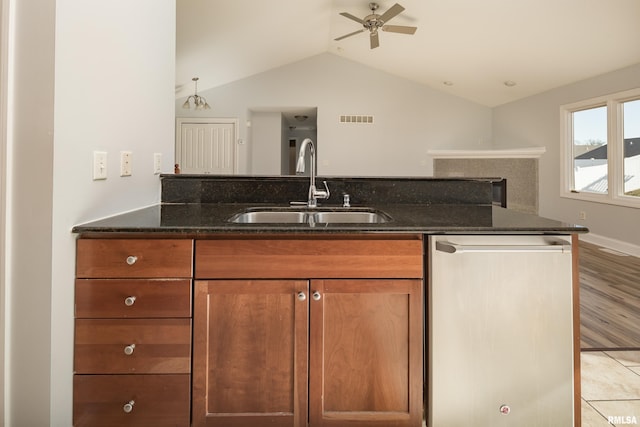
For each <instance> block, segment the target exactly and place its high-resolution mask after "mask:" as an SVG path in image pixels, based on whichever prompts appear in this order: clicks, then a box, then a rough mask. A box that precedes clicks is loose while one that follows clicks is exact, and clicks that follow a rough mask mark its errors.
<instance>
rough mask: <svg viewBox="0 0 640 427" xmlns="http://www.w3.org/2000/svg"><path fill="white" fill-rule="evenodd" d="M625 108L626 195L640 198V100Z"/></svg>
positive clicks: (626, 103)
mask: <svg viewBox="0 0 640 427" xmlns="http://www.w3.org/2000/svg"><path fill="white" fill-rule="evenodd" d="M623 107H624V109H623V114H624V116H623V120H624V194H625V195H627V196H635V197H640V99H636V100H635V101H629V102H625V103H624V104H623Z"/></svg>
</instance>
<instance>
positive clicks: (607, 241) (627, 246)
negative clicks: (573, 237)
mask: <svg viewBox="0 0 640 427" xmlns="http://www.w3.org/2000/svg"><path fill="white" fill-rule="evenodd" d="M580 240H583V241H585V242H587V243H593V244H594V245H598V246H603V247H605V248H608V249H613V250H614V251H618V252H622V253H625V254H628V255H633V256H635V257H639V258H640V246H638V245H634V244H632V243H628V242H623V241H622V240H617V239H612V238H610V237H605V236H600V235H598V234H593V233H587V234H581V235H580Z"/></svg>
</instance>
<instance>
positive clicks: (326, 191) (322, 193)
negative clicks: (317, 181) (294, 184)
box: [318, 181, 331, 199]
mask: <svg viewBox="0 0 640 427" xmlns="http://www.w3.org/2000/svg"><path fill="white" fill-rule="evenodd" d="M322 183H323V184H324V191H319V192H318V193H319V194H318V198H322V199H328V198H329V196H331V192H330V191H329V186H328V185H327V181H322Z"/></svg>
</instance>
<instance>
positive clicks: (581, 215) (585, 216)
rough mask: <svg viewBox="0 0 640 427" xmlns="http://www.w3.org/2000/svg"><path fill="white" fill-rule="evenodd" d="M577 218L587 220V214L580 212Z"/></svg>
mask: <svg viewBox="0 0 640 427" xmlns="http://www.w3.org/2000/svg"><path fill="white" fill-rule="evenodd" d="M578 216H579V217H580V219H587V213H586V212H585V211H580V214H579V215H578Z"/></svg>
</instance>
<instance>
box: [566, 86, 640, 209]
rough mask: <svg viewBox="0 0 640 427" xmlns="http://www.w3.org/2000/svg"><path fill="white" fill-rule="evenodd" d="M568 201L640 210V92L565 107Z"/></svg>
mask: <svg viewBox="0 0 640 427" xmlns="http://www.w3.org/2000/svg"><path fill="white" fill-rule="evenodd" d="M560 113H561V132H562V134H561V141H562V144H563V152H562V189H561V195H562V196H563V197H569V198H575V199H581V200H589V201H594V202H602V203H611V204H618V205H623V206H632V207H640V89H636V90H632V91H627V92H623V93H618V94H614V95H610V96H606V97H600V98H595V99H590V100H586V101H583V102H578V103H575V104H570V105H563V106H562V107H560Z"/></svg>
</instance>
